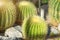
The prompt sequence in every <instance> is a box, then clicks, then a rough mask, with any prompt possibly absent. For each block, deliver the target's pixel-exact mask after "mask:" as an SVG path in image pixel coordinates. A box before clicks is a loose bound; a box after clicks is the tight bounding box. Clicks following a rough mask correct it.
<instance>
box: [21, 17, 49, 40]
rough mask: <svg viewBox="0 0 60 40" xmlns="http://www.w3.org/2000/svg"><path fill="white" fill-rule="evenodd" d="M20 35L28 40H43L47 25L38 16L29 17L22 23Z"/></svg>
mask: <svg viewBox="0 0 60 40" xmlns="http://www.w3.org/2000/svg"><path fill="white" fill-rule="evenodd" d="M22 33H23V36H24V38H25V39H26V38H27V39H30V40H43V39H45V37H46V36H47V34H48V27H47V23H46V22H45V20H44V19H42V18H41V17H40V16H31V17H29V18H26V19H25V20H24V21H23V25H22Z"/></svg>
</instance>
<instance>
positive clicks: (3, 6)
mask: <svg viewBox="0 0 60 40" xmlns="http://www.w3.org/2000/svg"><path fill="white" fill-rule="evenodd" d="M15 20H16V8H15V5H14V4H13V3H12V2H6V1H0V31H2V30H5V29H6V28H8V27H10V26H12V25H13V24H14V22H15Z"/></svg>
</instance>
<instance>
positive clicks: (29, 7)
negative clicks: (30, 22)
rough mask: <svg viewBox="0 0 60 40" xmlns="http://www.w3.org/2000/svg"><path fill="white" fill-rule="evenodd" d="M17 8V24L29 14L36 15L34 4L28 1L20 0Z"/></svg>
mask: <svg viewBox="0 0 60 40" xmlns="http://www.w3.org/2000/svg"><path fill="white" fill-rule="evenodd" d="M17 9H18V17H17V23H18V24H20V23H21V22H23V20H24V19H25V18H27V17H29V16H33V15H37V9H36V7H35V5H34V4H33V3H31V2H29V1H21V2H19V3H17ZM19 22H20V23H19Z"/></svg>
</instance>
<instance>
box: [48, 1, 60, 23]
mask: <svg viewBox="0 0 60 40" xmlns="http://www.w3.org/2000/svg"><path fill="white" fill-rule="evenodd" d="M48 11H49V12H48V13H49V15H50V16H51V17H53V18H54V19H55V20H56V21H57V22H59V23H60V1H59V0H53V1H52V0H49V10H48Z"/></svg>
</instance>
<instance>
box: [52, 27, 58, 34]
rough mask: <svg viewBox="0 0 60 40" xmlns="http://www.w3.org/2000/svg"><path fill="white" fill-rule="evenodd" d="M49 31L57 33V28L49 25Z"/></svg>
mask: <svg viewBox="0 0 60 40" xmlns="http://www.w3.org/2000/svg"><path fill="white" fill-rule="evenodd" d="M51 32H52V33H54V34H55V35H56V34H59V31H58V30H57V28H54V27H51Z"/></svg>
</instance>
